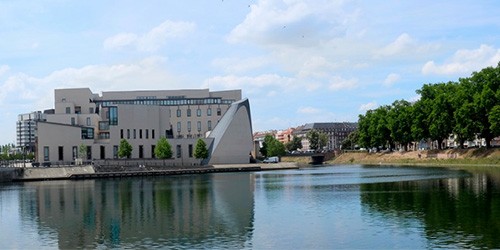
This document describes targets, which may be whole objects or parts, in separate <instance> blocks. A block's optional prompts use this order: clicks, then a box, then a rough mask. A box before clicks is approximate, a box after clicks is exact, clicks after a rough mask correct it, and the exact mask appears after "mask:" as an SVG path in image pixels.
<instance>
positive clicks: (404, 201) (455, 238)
mask: <svg viewBox="0 0 500 250" xmlns="http://www.w3.org/2000/svg"><path fill="white" fill-rule="evenodd" d="M499 192H500V178H499V175H498V173H496V174H494V175H492V174H488V173H484V172H482V173H475V174H474V175H472V176H470V177H469V178H453V179H437V180H423V181H407V182H390V183H371V184H362V185H361V201H362V204H363V206H364V207H365V208H366V210H365V211H364V213H365V214H366V215H369V216H371V217H374V216H377V217H378V219H382V220H387V219H389V218H390V220H399V221H400V222H403V223H408V222H410V221H415V220H417V221H418V222H419V223H418V225H420V227H422V229H423V230H424V232H425V237H426V238H427V239H428V241H429V243H428V244H429V245H428V247H431V248H436V247H440V248H449V247H450V246H456V247H460V248H498V247H499V246H500V240H499V239H498V232H499V230H500V220H499V218H500V195H499ZM405 227H406V228H408V227H409V225H407V226H405Z"/></svg>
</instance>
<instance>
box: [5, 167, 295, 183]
mask: <svg viewBox="0 0 500 250" xmlns="http://www.w3.org/2000/svg"><path fill="white" fill-rule="evenodd" d="M298 168H299V166H298V164H296V163H291V162H282V163H274V164H224V165H214V166H199V167H185V168H182V167H178V168H148V167H144V168H142V169H141V168H139V169H137V168H130V169H126V168H124V169H120V170H118V171H117V169H112V170H113V171H104V170H105V167H104V168H103V167H102V166H101V168H100V171H95V168H94V166H91V165H88V166H71V167H50V168H12V169H8V171H7V170H4V171H1V172H0V181H40V180H58V179H95V178H116V177H133V176H157V175H182V174H207V173H221V172H249V171H263V170H282V169H298Z"/></svg>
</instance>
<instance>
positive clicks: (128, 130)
mask: <svg viewBox="0 0 500 250" xmlns="http://www.w3.org/2000/svg"><path fill="white" fill-rule="evenodd" d="M127 139H130V129H127Z"/></svg>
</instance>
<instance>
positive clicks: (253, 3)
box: [0, 0, 500, 144]
mask: <svg viewBox="0 0 500 250" xmlns="http://www.w3.org/2000/svg"><path fill="white" fill-rule="evenodd" d="M0 37H1V39H0V85H1V88H0V115H1V117H2V118H1V120H0V130H1V131H3V133H1V134H0V144H6V143H15V123H16V120H17V115H18V114H20V113H28V112H31V111H35V110H44V109H49V108H52V107H53V105H54V104H53V95H54V94H53V93H54V89H55V88H74V87H90V88H91V90H92V91H93V92H95V93H100V92H102V91H113V90H142V89H144V90H146V89H147V90H149V89H153V90H154V89H192V88H210V89H211V90H225V89H242V91H243V96H244V97H247V98H249V99H250V104H251V109H252V110H251V111H252V119H253V128H254V131H263V130H268V129H285V128H288V127H295V126H298V125H302V124H305V123H308V122H335V121H337V122H341V121H357V117H358V115H359V114H363V113H364V112H365V111H366V110H367V109H373V108H376V107H378V106H380V105H386V104H390V103H392V102H393V101H394V100H398V99H406V100H410V101H412V100H417V99H418V98H419V97H418V96H417V94H416V93H415V90H417V89H419V88H420V87H421V86H422V85H423V84H426V83H437V82H447V81H455V80H458V79H459V78H460V77H468V76H470V74H471V73H472V72H474V71H478V70H480V69H482V68H484V67H487V66H494V65H496V64H497V63H498V61H500V2H498V1H410V0H408V1H402V0H401V1H390V0H389V1H366V0H363V1H349V0H344V1H335V0H315V1H297V0H265V1H264V0H262V1H260V0H203V1H188V0H186V1H167V0H162V1H135V0H134V1H132V0H130V1H65V0H53V1H43V0H40V1H23V0H19V1H4V0H0Z"/></svg>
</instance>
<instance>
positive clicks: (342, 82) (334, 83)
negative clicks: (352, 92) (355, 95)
mask: <svg viewBox="0 0 500 250" xmlns="http://www.w3.org/2000/svg"><path fill="white" fill-rule="evenodd" d="M358 84H359V83H358V79H355V78H351V79H344V78H342V77H339V76H335V77H333V78H332V79H331V83H330V86H329V88H330V90H333V91H337V90H347V89H354V88H357V87H358Z"/></svg>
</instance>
